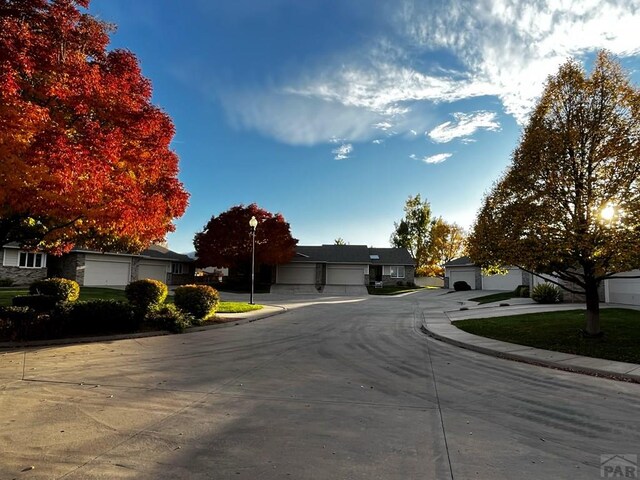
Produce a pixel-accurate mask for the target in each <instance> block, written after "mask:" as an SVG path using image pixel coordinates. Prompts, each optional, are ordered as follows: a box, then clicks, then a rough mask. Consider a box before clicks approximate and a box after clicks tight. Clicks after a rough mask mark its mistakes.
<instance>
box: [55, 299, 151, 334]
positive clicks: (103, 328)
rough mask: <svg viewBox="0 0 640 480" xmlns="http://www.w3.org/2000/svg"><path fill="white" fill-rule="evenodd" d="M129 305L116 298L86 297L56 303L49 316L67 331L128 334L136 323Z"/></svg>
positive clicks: (71, 332) (135, 326)
mask: <svg viewBox="0 0 640 480" xmlns="http://www.w3.org/2000/svg"><path fill="white" fill-rule="evenodd" d="M133 313H134V312H133V309H132V307H131V305H129V304H128V303H126V302H120V301H118V300H105V299H98V300H89V301H79V302H75V303H67V304H59V305H57V306H56V308H55V309H54V311H53V312H52V314H51V316H52V319H53V320H54V322H56V323H58V324H59V325H61V328H62V329H63V330H64V331H65V332H66V333H68V334H72V335H79V334H103V333H128V332H135V331H136V330H138V328H139V326H140V323H139V321H138V320H137V319H136V317H135V316H134V314H133Z"/></svg>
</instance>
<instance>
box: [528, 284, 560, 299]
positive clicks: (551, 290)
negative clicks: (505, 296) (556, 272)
mask: <svg viewBox="0 0 640 480" xmlns="http://www.w3.org/2000/svg"><path fill="white" fill-rule="evenodd" d="M531 298H533V299H534V300H535V301H536V302H538V303H560V302H562V298H563V296H562V291H561V290H560V289H559V288H558V287H556V286H555V285H551V284H550V283H541V284H539V285H536V286H535V287H533V292H531Z"/></svg>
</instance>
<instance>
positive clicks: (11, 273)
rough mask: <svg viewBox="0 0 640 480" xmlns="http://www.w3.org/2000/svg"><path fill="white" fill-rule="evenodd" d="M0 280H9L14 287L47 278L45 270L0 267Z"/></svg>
mask: <svg viewBox="0 0 640 480" xmlns="http://www.w3.org/2000/svg"><path fill="white" fill-rule="evenodd" d="M0 278H10V279H11V280H13V282H14V285H19V286H22V285H29V284H31V283H33V282H35V281H37V280H43V279H45V278H47V269H46V268H20V267H4V266H0Z"/></svg>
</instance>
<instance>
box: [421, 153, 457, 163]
mask: <svg viewBox="0 0 640 480" xmlns="http://www.w3.org/2000/svg"><path fill="white" fill-rule="evenodd" d="M452 155H453V153H436V154H435V155H431V156H429V157H423V158H422V159H421V160H422V161H423V162H424V163H442V162H444V161H445V160H447V159H448V158H451V156H452ZM412 158H413V157H412Z"/></svg>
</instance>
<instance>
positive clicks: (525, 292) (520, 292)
mask: <svg viewBox="0 0 640 480" xmlns="http://www.w3.org/2000/svg"><path fill="white" fill-rule="evenodd" d="M514 293H515V294H516V296H517V297H522V298H528V297H529V293H530V292H529V285H518V286H517V287H516V289H515V292H514Z"/></svg>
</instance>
